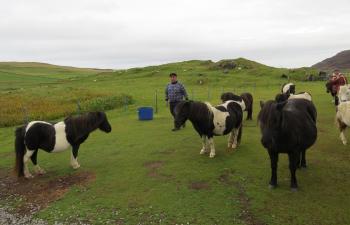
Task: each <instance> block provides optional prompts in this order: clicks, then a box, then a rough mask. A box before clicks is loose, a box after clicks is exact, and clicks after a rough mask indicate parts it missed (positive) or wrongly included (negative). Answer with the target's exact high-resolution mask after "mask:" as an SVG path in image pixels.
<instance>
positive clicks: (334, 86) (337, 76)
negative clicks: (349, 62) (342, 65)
mask: <svg viewBox="0 0 350 225" xmlns="http://www.w3.org/2000/svg"><path fill="white" fill-rule="evenodd" d="M346 84H348V80H347V79H346V77H345V76H344V75H343V74H342V73H341V72H340V71H339V70H338V69H335V70H334V71H333V74H332V76H331V77H330V78H329V81H328V82H327V84H326V86H327V90H328V91H331V93H332V96H334V103H335V105H338V104H339V98H338V96H337V93H338V92H339V88H340V86H343V85H346Z"/></svg>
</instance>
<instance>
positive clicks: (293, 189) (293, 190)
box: [290, 187, 298, 192]
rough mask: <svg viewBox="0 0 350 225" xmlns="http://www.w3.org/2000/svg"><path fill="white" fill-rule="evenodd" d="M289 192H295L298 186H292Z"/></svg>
mask: <svg viewBox="0 0 350 225" xmlns="http://www.w3.org/2000/svg"><path fill="white" fill-rule="evenodd" d="M290 190H291V192H297V191H298V188H297V187H292V188H290Z"/></svg>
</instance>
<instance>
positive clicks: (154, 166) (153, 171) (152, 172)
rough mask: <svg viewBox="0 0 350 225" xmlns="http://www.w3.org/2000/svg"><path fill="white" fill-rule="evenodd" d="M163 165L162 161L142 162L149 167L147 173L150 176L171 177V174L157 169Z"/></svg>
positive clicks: (164, 178)
mask: <svg viewBox="0 0 350 225" xmlns="http://www.w3.org/2000/svg"><path fill="white" fill-rule="evenodd" d="M163 165H164V161H149V162H145V163H144V164H143V166H144V167H146V168H147V169H149V171H148V173H147V175H148V176H149V177H152V178H157V179H162V180H167V179H171V178H172V176H171V175H166V174H161V173H160V172H159V169H160V168H161V167H162V166H163Z"/></svg>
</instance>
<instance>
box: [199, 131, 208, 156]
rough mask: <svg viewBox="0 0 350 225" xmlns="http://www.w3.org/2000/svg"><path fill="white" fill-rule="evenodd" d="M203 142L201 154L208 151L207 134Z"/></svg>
mask: <svg viewBox="0 0 350 225" xmlns="http://www.w3.org/2000/svg"><path fill="white" fill-rule="evenodd" d="M202 144H203V147H202V149H201V151H200V152H199V154H201V155H203V154H204V153H206V152H207V151H208V143H207V136H205V135H203V136H202Z"/></svg>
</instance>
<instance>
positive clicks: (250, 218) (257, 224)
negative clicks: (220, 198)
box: [218, 170, 265, 225]
mask: <svg viewBox="0 0 350 225" xmlns="http://www.w3.org/2000/svg"><path fill="white" fill-rule="evenodd" d="M233 174H234V171H232V170H225V171H224V172H223V173H222V174H221V175H220V176H219V178H218V180H219V181H220V182H221V183H222V184H224V185H228V186H233V187H234V188H236V189H237V190H238V201H239V203H240V208H241V212H240V215H239V218H240V219H241V220H243V221H244V222H245V224H248V225H265V223H263V222H261V221H260V220H259V219H258V218H256V216H255V215H254V214H253V212H252V211H251V209H250V208H251V205H250V200H249V197H248V196H247V193H246V191H245V188H244V186H243V185H242V184H241V183H239V182H238V181H234V180H233V179H232V175H233Z"/></svg>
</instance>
